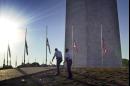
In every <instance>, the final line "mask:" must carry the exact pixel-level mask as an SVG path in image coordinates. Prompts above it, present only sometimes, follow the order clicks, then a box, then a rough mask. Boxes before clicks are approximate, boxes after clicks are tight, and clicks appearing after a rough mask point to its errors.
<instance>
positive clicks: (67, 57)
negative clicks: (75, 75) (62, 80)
mask: <svg viewBox="0 0 130 86" xmlns="http://www.w3.org/2000/svg"><path fill="white" fill-rule="evenodd" d="M65 61H66V62H67V72H68V79H72V72H71V66H72V54H71V52H70V51H69V49H65Z"/></svg>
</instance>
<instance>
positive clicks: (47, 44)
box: [46, 38, 51, 54]
mask: <svg viewBox="0 0 130 86" xmlns="http://www.w3.org/2000/svg"><path fill="white" fill-rule="evenodd" d="M46 46H48V49H49V53H50V54H51V49H50V44H49V41H48V38H47V39H46Z"/></svg>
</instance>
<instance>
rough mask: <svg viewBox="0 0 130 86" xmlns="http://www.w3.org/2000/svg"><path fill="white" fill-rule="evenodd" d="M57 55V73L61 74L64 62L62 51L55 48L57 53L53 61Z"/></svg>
mask: <svg viewBox="0 0 130 86" xmlns="http://www.w3.org/2000/svg"><path fill="white" fill-rule="evenodd" d="M55 57H56V60H57V74H56V75H59V74H60V63H61V62H62V53H61V51H59V50H58V49H57V48H55V54H54V56H53V59H52V62H53V60H54V58H55Z"/></svg>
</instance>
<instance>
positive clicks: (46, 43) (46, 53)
mask: <svg viewBox="0 0 130 86" xmlns="http://www.w3.org/2000/svg"><path fill="white" fill-rule="evenodd" d="M47 29H48V28H47V26H46V65H47Z"/></svg>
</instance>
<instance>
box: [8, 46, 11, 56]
mask: <svg viewBox="0 0 130 86" xmlns="http://www.w3.org/2000/svg"><path fill="white" fill-rule="evenodd" d="M8 53H9V57H11V51H10V46H9V44H8Z"/></svg>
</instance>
